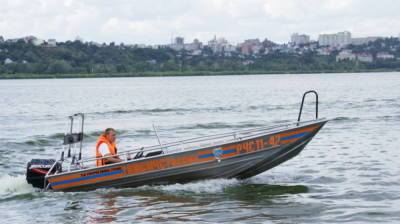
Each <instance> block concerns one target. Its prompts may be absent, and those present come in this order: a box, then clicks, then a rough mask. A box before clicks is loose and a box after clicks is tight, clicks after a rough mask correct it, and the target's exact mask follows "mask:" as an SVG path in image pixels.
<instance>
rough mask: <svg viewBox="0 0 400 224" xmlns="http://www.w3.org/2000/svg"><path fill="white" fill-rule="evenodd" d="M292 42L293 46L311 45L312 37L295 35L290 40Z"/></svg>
mask: <svg viewBox="0 0 400 224" xmlns="http://www.w3.org/2000/svg"><path fill="white" fill-rule="evenodd" d="M290 42H291V43H292V44H293V45H304V44H308V43H310V36H308V35H305V34H298V33H294V34H292V36H291V38H290Z"/></svg>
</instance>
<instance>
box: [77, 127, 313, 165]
mask: <svg viewBox="0 0 400 224" xmlns="http://www.w3.org/2000/svg"><path fill="white" fill-rule="evenodd" d="M312 121H315V120H309V121H303V122H286V123H283V124H278V125H270V126H264V127H259V128H253V129H246V130H242V131H235V132H227V133H221V134H215V135H207V136H201V137H196V138H190V139H185V140H181V141H176V142H170V143H166V144H163V145H162V146H160V145H153V146H148V147H145V148H144V147H141V148H135V149H131V150H127V151H123V152H120V153H118V154H117V155H112V156H103V157H99V158H96V157H92V158H87V159H85V160H79V161H77V163H79V164H83V163H87V162H90V161H95V160H97V159H105V158H110V157H114V156H127V155H128V154H134V153H138V152H140V151H142V152H152V151H156V150H163V149H166V148H168V147H174V146H180V145H183V144H190V143H196V142H204V141H211V140H216V139H224V138H228V137H233V138H234V140H241V139H243V138H248V137H253V136H257V135H259V134H260V132H263V134H265V133H269V132H272V131H274V130H275V131H276V130H279V129H280V128H281V129H283V128H285V127H288V126H291V125H297V126H298V125H299V123H300V124H307V123H310V122H312ZM265 131H267V132H265ZM249 133H252V134H251V135H245V136H243V134H249ZM239 135H242V136H241V137H238V136H239ZM210 146H211V145H210Z"/></svg>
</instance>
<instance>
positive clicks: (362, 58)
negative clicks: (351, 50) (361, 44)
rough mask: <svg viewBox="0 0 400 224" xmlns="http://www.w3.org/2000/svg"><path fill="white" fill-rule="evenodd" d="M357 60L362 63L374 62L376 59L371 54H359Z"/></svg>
mask: <svg viewBox="0 0 400 224" xmlns="http://www.w3.org/2000/svg"><path fill="white" fill-rule="evenodd" d="M357 60H359V61H361V62H368V63H369V62H373V61H374V57H373V56H372V54H370V53H360V54H357Z"/></svg>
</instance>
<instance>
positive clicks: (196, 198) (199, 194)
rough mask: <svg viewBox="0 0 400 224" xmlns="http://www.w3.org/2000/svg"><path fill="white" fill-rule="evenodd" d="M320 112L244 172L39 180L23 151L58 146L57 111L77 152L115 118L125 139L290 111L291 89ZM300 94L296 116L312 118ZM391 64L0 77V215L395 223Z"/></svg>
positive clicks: (50, 150)
mask: <svg viewBox="0 0 400 224" xmlns="http://www.w3.org/2000/svg"><path fill="white" fill-rule="evenodd" d="M310 89H314V90H316V91H318V93H319V97H320V108H319V109H320V117H326V118H330V119H333V120H331V121H330V122H329V123H328V124H327V125H326V126H325V127H324V128H323V129H322V130H321V131H320V132H319V133H318V135H317V136H316V137H315V138H314V139H313V140H312V141H311V142H310V143H309V145H308V146H307V147H306V149H305V150H304V151H303V152H302V153H301V154H300V155H299V156H297V157H295V158H294V159H292V160H290V161H288V162H286V163H284V164H282V165H280V166H278V167H276V168H274V169H272V170H269V171H267V172H265V173H263V174H260V175H258V176H255V177H253V178H251V179H248V180H235V179H230V180H227V179H217V180H204V181H199V182H193V183H188V184H174V185H165V186H143V187H139V188H131V189H107V190H104V189H103V190H96V191H91V192H76V193H62V192H51V191H50V192H41V191H38V190H35V189H33V188H32V187H30V185H28V184H27V183H26V182H25V176H24V173H25V169H26V163H27V162H28V161H29V160H30V159H32V158H58V156H59V150H60V149H61V138H62V134H63V133H64V132H65V131H66V130H67V123H68V120H67V116H69V115H71V114H74V113H77V112H83V113H85V114H86V126H85V131H86V133H87V134H88V137H87V138H86V139H85V144H84V155H85V156H92V155H93V154H94V146H95V142H96V138H97V136H98V134H99V133H100V132H101V131H102V130H104V129H105V128H107V127H114V128H115V129H117V130H118V134H119V135H118V145H119V148H121V149H129V148H132V147H136V146H142V145H154V144H157V139H156V138H155V136H154V132H153V128H152V125H153V124H154V125H155V126H156V127H157V129H158V130H159V135H160V139H161V141H162V142H168V141H174V140H177V139H184V138H188V137H195V136H200V135H204V134H213V133H220V132H228V131H231V130H240V129H244V128H251V127H257V126H261V125H266V124H271V123H276V122H279V121H295V120H296V119H297V115H298V110H299V106H300V101H301V97H302V94H303V92H305V91H307V90H310ZM312 101H313V100H312V98H311V97H310V98H309V99H308V103H307V104H306V105H305V111H304V114H303V115H304V116H303V118H304V119H312V118H313V116H314V106H313V102H312ZM399 136H400V73H379V74H378V73H375V74H310V75H300V74H296V75H254V76H252V75H249V76H208V77H164V78H157V77H153V78H110V79H54V80H0V142H1V144H0V170H1V171H0V217H1V222H2V223H30V222H32V223H34V222H38V223H77V222H79V223H86V222H89V223H107V222H131V223H137V222H149V223H152V222H164V221H168V222H170V223H177V222H185V223H187V222H188V223H190V222H193V223H219V222H226V223H235V222H236V223H341V222H349V223H377V222H387V223H399V222H400V187H399V185H400V151H399V150H400V137H399Z"/></svg>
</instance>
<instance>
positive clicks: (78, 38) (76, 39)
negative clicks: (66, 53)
mask: <svg viewBox="0 0 400 224" xmlns="http://www.w3.org/2000/svg"><path fill="white" fill-rule="evenodd" d="M75 41H78V42H81V43H83V39H82V37H80V36H76V37H75Z"/></svg>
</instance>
